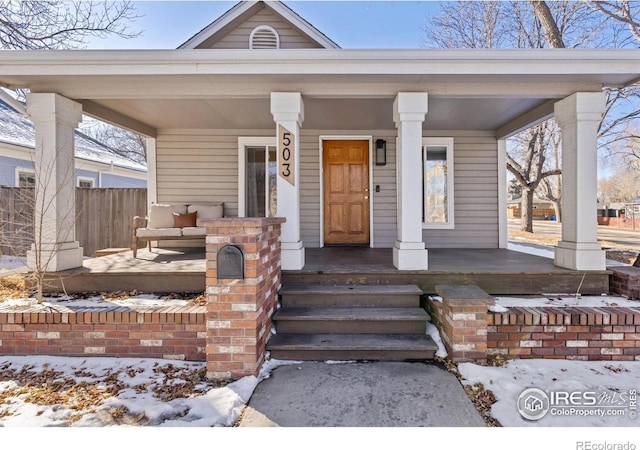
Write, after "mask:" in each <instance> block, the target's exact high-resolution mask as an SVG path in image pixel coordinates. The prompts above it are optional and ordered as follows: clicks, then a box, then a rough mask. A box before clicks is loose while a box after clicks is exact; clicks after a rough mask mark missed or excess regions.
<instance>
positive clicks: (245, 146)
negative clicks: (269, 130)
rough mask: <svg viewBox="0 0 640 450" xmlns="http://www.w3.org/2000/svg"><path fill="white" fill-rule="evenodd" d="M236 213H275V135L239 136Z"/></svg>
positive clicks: (273, 215) (250, 215)
mask: <svg viewBox="0 0 640 450" xmlns="http://www.w3.org/2000/svg"><path fill="white" fill-rule="evenodd" d="M238 161H239V164H238V171H239V172H238V181H239V185H238V215H239V216H240V217H275V216H276V215H277V212H278V210H277V208H278V199H277V190H276V189H277V188H276V185H277V173H278V166H277V161H276V139H275V138H273V137H239V138H238Z"/></svg>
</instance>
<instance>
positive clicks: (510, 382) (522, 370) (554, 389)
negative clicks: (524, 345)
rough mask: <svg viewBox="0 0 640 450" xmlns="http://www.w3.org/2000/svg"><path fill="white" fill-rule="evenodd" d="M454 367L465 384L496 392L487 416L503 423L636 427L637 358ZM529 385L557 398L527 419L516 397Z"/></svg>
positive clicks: (638, 422) (638, 423)
mask: <svg viewBox="0 0 640 450" xmlns="http://www.w3.org/2000/svg"><path fill="white" fill-rule="evenodd" d="M458 370H459V372H460V374H461V375H462V376H463V377H464V380H463V381H462V382H463V384H468V385H474V384H476V383H482V385H483V386H484V388H485V389H486V390H491V391H492V392H493V393H494V394H495V396H496V399H497V401H496V403H494V404H493V405H492V407H491V413H490V414H491V416H492V417H494V418H495V419H496V420H498V421H499V422H500V423H501V424H502V426H504V427H532V426H533V427H638V426H640V420H639V419H638V416H637V408H638V406H636V405H637V403H635V402H636V400H635V396H636V392H637V390H638V389H639V388H640V361H629V362H627V361H625V362H615V361H590V362H587V361H569V360H540V359H528V360H513V361H509V362H508V363H507V364H506V365H505V366H503V367H486V366H479V365H476V364H472V363H462V364H460V365H459V366H458ZM527 388H538V389H540V390H542V391H543V392H545V393H546V395H547V396H549V398H550V399H557V400H553V401H552V402H551V404H550V405H548V408H547V409H548V412H547V413H546V415H545V416H544V417H542V418H541V419H539V420H526V419H524V418H523V417H522V416H521V415H520V413H519V412H518V407H517V402H518V397H519V396H520V394H521V393H522V392H523V391H524V390H525V389H527ZM564 393H568V397H567V400H564V398H565V394H564ZM572 393H573V394H572ZM614 414H619V415H614Z"/></svg>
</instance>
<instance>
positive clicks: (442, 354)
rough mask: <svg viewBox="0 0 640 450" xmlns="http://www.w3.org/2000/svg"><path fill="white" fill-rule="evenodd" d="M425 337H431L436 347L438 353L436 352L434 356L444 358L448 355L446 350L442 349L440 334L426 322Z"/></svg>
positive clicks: (436, 328) (432, 325)
mask: <svg viewBox="0 0 640 450" xmlns="http://www.w3.org/2000/svg"><path fill="white" fill-rule="evenodd" d="M427 335H429V336H431V339H433V342H435V343H436V345H437V346H438V351H437V352H436V356H438V357H440V358H446V357H447V355H448V353H447V349H446V348H445V347H444V344H443V343H442V338H441V337H440V332H439V331H438V327H436V326H435V325H434V324H432V323H431V322H427Z"/></svg>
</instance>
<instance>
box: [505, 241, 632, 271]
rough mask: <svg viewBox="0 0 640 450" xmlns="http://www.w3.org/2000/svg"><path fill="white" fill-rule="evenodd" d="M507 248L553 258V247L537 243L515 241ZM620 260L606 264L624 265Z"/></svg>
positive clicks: (611, 260)
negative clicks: (517, 242)
mask: <svg viewBox="0 0 640 450" xmlns="http://www.w3.org/2000/svg"><path fill="white" fill-rule="evenodd" d="M507 250H512V251H514V252H521V253H528V254H529V255H535V256H541V257H543V258H548V259H554V258H555V253H554V250H553V247H547V246H544V245H537V244H516V243H515V242H508V243H507ZM626 265H628V264H625V263H623V262H620V261H616V260H613V259H607V266H626Z"/></svg>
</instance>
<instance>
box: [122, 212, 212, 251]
mask: <svg viewBox="0 0 640 450" xmlns="http://www.w3.org/2000/svg"><path fill="white" fill-rule="evenodd" d="M221 217H224V203H223V202H213V203H181V204H175V203H170V204H159V203H158V204H152V205H151V206H150V207H149V213H148V215H147V216H146V217H140V216H135V217H134V218H133V236H132V242H131V249H132V250H133V257H134V258H137V255H138V247H139V244H140V242H145V241H146V242H147V248H148V249H149V250H151V242H152V241H156V242H157V241H179V240H193V239H202V238H204V237H206V235H207V229H206V228H205V227H199V226H197V223H196V222H197V220H198V219H219V218H221Z"/></svg>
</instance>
